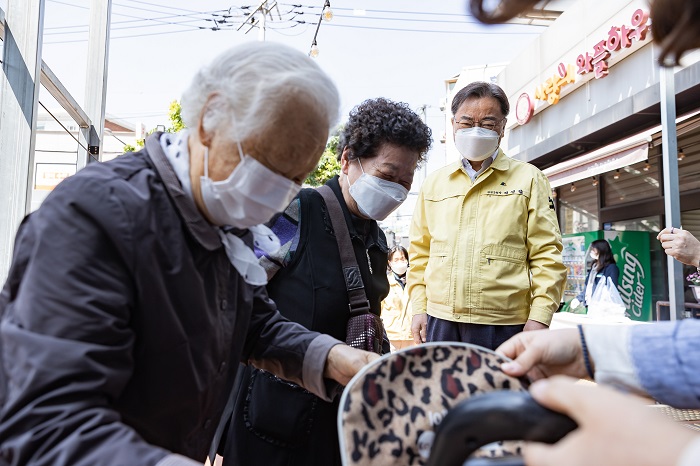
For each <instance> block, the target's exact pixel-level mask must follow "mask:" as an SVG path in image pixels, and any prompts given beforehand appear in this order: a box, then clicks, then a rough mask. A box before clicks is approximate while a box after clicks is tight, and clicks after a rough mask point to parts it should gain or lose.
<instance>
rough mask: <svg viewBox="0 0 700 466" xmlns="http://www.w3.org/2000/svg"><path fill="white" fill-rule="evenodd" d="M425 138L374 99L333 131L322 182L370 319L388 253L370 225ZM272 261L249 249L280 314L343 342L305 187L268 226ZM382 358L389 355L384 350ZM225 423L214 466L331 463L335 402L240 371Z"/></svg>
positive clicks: (408, 174) (338, 275)
mask: <svg viewBox="0 0 700 466" xmlns="http://www.w3.org/2000/svg"><path fill="white" fill-rule="evenodd" d="M430 144H431V131H430V128H428V126H426V125H425V123H423V121H422V120H421V119H420V117H419V116H418V115H417V114H415V113H414V112H413V111H411V110H410V108H409V107H408V105H407V104H405V103H397V102H392V101H390V100H388V99H383V98H377V99H370V100H366V101H365V102H363V103H361V104H360V105H358V106H357V107H355V108H354V109H353V110H352V111H351V112H350V118H349V120H348V122H347V123H346V125H345V127H344V128H343V129H342V131H341V133H340V142H339V144H338V151H339V153H338V159H339V161H340V166H341V173H340V176H336V177H334V178H332V179H331V180H329V181H328V182H327V183H326V186H329V187H330V188H331V190H332V191H333V193H334V194H335V196H336V198H337V199H338V201H339V203H340V206H341V208H342V211H343V214H344V216H345V221H346V223H347V227H348V230H349V234H350V237H351V241H352V246H353V249H354V252H355V257H356V259H357V264H358V266H359V268H360V273H361V277H362V282H363V283H364V289H365V293H366V294H367V299H368V300H369V305H370V308H371V312H373V313H374V314H376V315H380V311H381V302H382V300H383V299H384V298H385V297H386V295H387V293H388V292H389V282H388V281H387V276H386V261H387V252H388V247H387V244H386V238H385V236H384V233H383V232H382V230H381V229H380V228H379V226H378V225H377V221H379V220H384V219H385V218H386V217H387V216H388V215H389V214H390V213H391V212H393V211H394V210H395V209H396V208H397V207H398V206H399V205H400V204H401V203H402V202H403V201H404V200H405V199H406V196H407V195H408V191H409V189H410V188H411V184H412V183H413V174H414V172H415V170H416V167H417V166H418V165H419V163H420V162H422V161H424V159H425V155H426V153H427V152H428V149H429V148H430ZM269 225H270V227H271V228H272V231H274V232H275V233H276V234H277V236H279V237H280V240H281V242H282V243H283V245H282V248H281V249H280V250H279V251H278V252H276V253H265V252H263V251H258V254H259V256H260V263H261V265H262V266H263V267H264V268H265V269H266V271H267V275H268V277H269V280H270V282H269V284H268V287H267V290H268V293H269V294H270V297H272V298H273V299H274V300H275V302H277V303H279V304H278V305H279V309H280V312H281V313H282V315H284V316H285V317H287V318H288V319H290V320H292V321H294V322H299V323H301V324H302V325H304V326H305V327H307V328H309V329H311V330H315V331H318V332H322V333H327V334H328V335H331V336H333V337H335V338H337V339H339V340H343V341H345V337H346V325H347V322H348V317H349V308H348V304H349V297H348V293H347V289H346V283H345V277H344V271H343V266H342V262H341V259H340V253H339V252H338V244H337V241H336V237H335V235H334V233H333V227H332V224H331V220H330V217H329V216H328V209H327V207H326V204H325V201H324V200H323V198H322V197H321V194H320V193H319V192H318V191H317V190H315V189H303V190H302V191H301V192H300V193H299V195H298V196H297V197H296V199H294V201H292V203H291V204H290V205H289V207H287V209H286V210H285V211H284V213H283V214H281V215H279V216H277V217H276V218H274V219H273V220H272V221H271V222H270V223H269ZM385 352H389V345H388V342H387V345H386V348H385ZM244 375H245V377H244V378H243V383H242V386H241V389H240V390H239V395H238V400H237V402H236V408H235V410H234V413H233V417H232V420H231V423H230V425H229V436H228V440H229V441H228V442H227V444H226V448H225V449H224V455H223V456H224V465H229V464H230V465H243V464H265V465H269V466H282V465H291V464H293V465H302V464H303V465H307V466H314V465H318V466H332V465H339V464H340V449H339V444H338V431H337V411H338V402H337V401H335V402H328V401H326V400H323V399H321V398H319V397H318V396H316V395H314V394H312V393H309V392H307V391H305V390H301V389H299V388H298V387H295V386H292V385H290V384H287V383H286V382H284V381H281V380H279V379H276V378H274V377H273V376H272V375H271V374H268V373H267V372H264V371H260V370H255V369H252V368H251V369H250V370H248V371H247V373H246V374H244Z"/></svg>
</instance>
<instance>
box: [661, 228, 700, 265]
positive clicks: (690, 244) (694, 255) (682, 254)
mask: <svg viewBox="0 0 700 466" xmlns="http://www.w3.org/2000/svg"><path fill="white" fill-rule="evenodd" d="M656 239H658V240H659V241H661V246H662V247H663V248H664V252H665V253H666V254H668V255H669V256H671V257H673V258H674V259H676V260H677V261H678V262H682V263H684V264H686V265H692V266H694V267H698V266H700V241H698V239H697V238H696V237H695V236H693V235H692V234H691V233H690V232H689V231H688V230H682V229H680V228H664V229H663V230H661V231H660V232H659V234H658V235H657V236H656Z"/></svg>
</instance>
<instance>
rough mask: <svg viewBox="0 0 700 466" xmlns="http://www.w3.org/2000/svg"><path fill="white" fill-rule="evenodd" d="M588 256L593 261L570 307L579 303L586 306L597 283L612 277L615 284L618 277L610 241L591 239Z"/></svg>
mask: <svg viewBox="0 0 700 466" xmlns="http://www.w3.org/2000/svg"><path fill="white" fill-rule="evenodd" d="M590 256H591V259H593V263H592V264H591V270H589V271H588V277H586V286H585V288H584V289H583V291H581V293H579V295H578V296H576V297H575V298H574V299H572V300H571V309H576V308H578V307H579V306H581V305H584V306H586V307H587V306H588V304H589V303H590V302H591V296H593V293H594V292H595V289H596V288H597V287H598V285H599V284H601V283H602V284H605V282H606V280H607V277H610V278H611V279H612V282H613V285H615V286H617V283H618V280H619V278H620V269H619V268H618V267H617V264H616V263H615V258H614V257H613V253H612V250H611V249H610V243H608V241H607V240H604V239H598V240H595V241H593V242H592V243H591V252H590Z"/></svg>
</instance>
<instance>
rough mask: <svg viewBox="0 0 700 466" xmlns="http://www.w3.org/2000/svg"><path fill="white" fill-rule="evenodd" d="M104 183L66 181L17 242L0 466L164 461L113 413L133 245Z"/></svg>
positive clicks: (1, 339)
mask: <svg viewBox="0 0 700 466" xmlns="http://www.w3.org/2000/svg"><path fill="white" fill-rule="evenodd" d="M99 183H100V182H99V181H96V180H91V179H90V178H88V177H82V178H80V179H78V180H75V181H73V182H70V183H62V184H61V185H60V186H59V187H57V188H56V190H55V191H54V192H53V193H52V195H51V196H50V197H49V198H48V199H47V200H46V201H45V203H44V205H43V206H42V207H41V209H40V210H39V211H37V212H35V213H34V214H32V215H31V216H30V217H29V218H28V219H27V220H26V221H25V222H24V223H23V225H22V227H21V228H20V230H19V232H18V234H17V237H16V244H15V252H14V257H13V261H12V265H11V269H10V273H9V278H8V281H7V283H6V285H5V287H4V288H3V291H2V295H0V313H2V321H1V326H0V351H1V353H2V363H3V364H2V369H0V371H2V377H0V382H2V384H1V385H0V400H1V401H2V409H1V411H0V464H8V465H9V464H11V465H25V464H32V465H90V466H93V465H95V464H114V465H117V464H119V465H125V464H128V465H154V464H156V463H157V462H158V461H159V460H160V459H162V458H163V457H165V456H166V455H167V454H168V452H167V451H166V450H164V449H162V448H158V447H155V446H153V445H150V444H148V443H146V442H145V441H144V440H143V439H142V438H141V437H140V436H139V435H138V434H137V433H136V432H135V431H134V430H133V429H132V428H130V427H129V426H127V425H126V424H124V423H123V422H122V419H121V418H120V416H119V414H118V413H117V411H116V410H115V409H113V405H112V403H113V400H115V399H117V398H118V397H119V396H120V393H121V392H122V390H123V389H124V387H125V385H126V384H127V382H128V380H129V378H130V377H131V374H132V370H133V359H132V349H133V345H134V333H133V331H132V330H131V328H130V326H129V320H130V314H131V312H132V310H133V309H134V306H135V303H134V302H133V301H134V298H133V296H134V286H135V284H134V283H133V281H132V279H131V278H130V274H129V272H128V269H129V265H130V263H131V262H132V258H131V257H130V256H129V252H128V251H129V243H130V241H132V240H133V238H130V237H129V231H130V228H129V220H128V218H129V216H128V213H127V212H125V210H124V208H123V207H122V205H121V203H120V202H119V200H118V199H117V197H116V196H115V195H114V193H113V190H112V189H109V187H107V189H106V188H105V186H98V184H99ZM76 193H77V194H76Z"/></svg>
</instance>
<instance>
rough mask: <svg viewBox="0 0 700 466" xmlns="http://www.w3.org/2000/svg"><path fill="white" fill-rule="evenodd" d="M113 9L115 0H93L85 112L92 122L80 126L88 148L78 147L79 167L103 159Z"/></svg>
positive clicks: (84, 142)
mask: <svg viewBox="0 0 700 466" xmlns="http://www.w3.org/2000/svg"><path fill="white" fill-rule="evenodd" d="M111 10H112V0H92V2H91V4H90V34H89V39H88V56H87V76H86V80H85V113H86V114H87V115H88V117H89V118H90V121H91V122H92V125H91V126H88V127H81V128H80V140H81V142H82V143H83V145H84V146H85V147H87V148H88V151H85V150H84V149H83V148H79V149H78V162H77V167H76V168H77V169H78V170H80V169H81V168H83V167H85V165H87V164H88V163H89V162H90V160H91V159H92V160H101V159H102V140H103V139H104V138H103V134H104V124H105V102H106V100H107V68H108V61H109V26H110V21H111Z"/></svg>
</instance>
